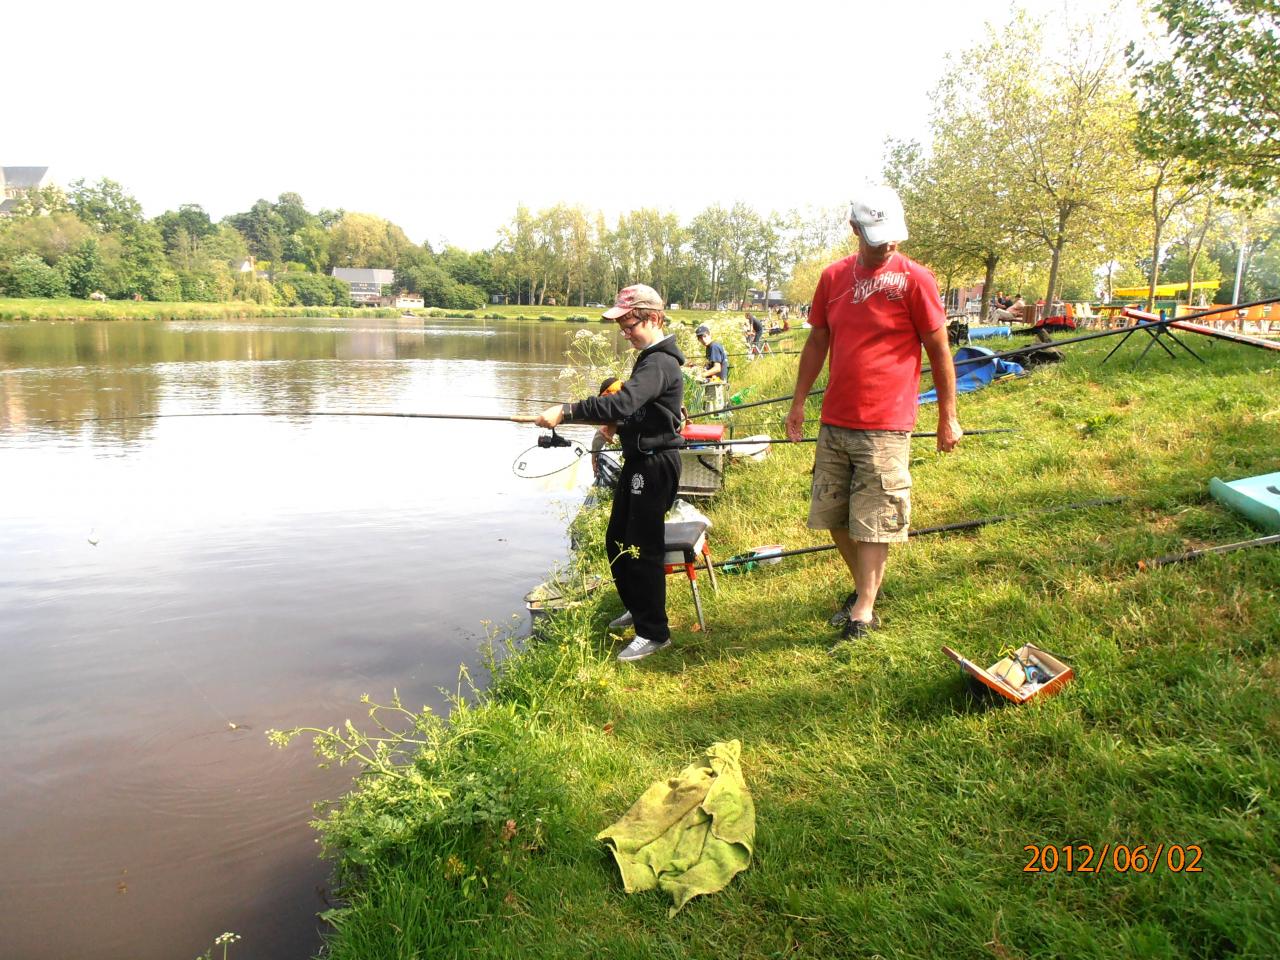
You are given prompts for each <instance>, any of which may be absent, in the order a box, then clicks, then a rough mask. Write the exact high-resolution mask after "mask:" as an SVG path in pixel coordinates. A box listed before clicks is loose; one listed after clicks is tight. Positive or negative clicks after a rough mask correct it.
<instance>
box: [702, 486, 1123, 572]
mask: <svg viewBox="0 0 1280 960" xmlns="http://www.w3.org/2000/svg"><path fill="white" fill-rule="evenodd" d="M1124 500H1125V498H1124V497H1101V498H1099V499H1096V500H1084V501H1081V502H1080V503H1067V504H1063V505H1062V506H1058V507H1045V508H1044V509H1043V510H1031V511H1029V512H1027V513H1005V514H998V515H997V516H994V517H979V518H977V519H976V520H960V521H957V522H956V523H942V524H938V525H937V526H934V527H921V528H920V529H918V530H911V531H908V533H907V536H910V537H924V536H928V535H930V534H934V533H952V532H954V531H956V530H974V529H977V528H978V527H985V526H988V525H990V524H993V523H1005V522H1006V521H1009V520H1022V519H1025V518H1027V517H1042V516H1046V515H1048V514H1053V513H1064V512H1066V511H1068V510H1086V509H1088V508H1090V507H1106V506H1111V505H1113V504H1117V503H1123V502H1124ZM834 549H836V545H835V544H834V543H828V544H825V545H824V546H820V547H800V548H798V549H796V550H784V551H782V552H781V553H768V554H764V555H763V556H761V557H759V559H761V560H776V559H781V558H782V557H798V556H801V555H802V554H806V553H822V552H823V551H826V550H834ZM753 559H756V558H755V557H752V556H746V555H744V556H743V558H740V559H736V560H735V559H729V560H719V561H717V562H716V563H714V564H712V566H715V567H726V566H727V567H739V566H742V565H743V564H745V563H749V562H750V561H751V560H753Z"/></svg>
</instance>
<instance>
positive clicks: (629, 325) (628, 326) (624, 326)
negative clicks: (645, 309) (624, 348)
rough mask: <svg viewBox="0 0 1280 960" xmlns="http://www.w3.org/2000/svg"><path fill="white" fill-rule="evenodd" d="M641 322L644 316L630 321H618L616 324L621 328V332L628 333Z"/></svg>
mask: <svg viewBox="0 0 1280 960" xmlns="http://www.w3.org/2000/svg"><path fill="white" fill-rule="evenodd" d="M642 323H644V318H641V319H639V320H636V321H634V322H632V323H620V324H618V329H619V330H621V331H622V332H623V333H630V332H631V331H632V330H634V329H635V328H636V327H638V326H640V324H642Z"/></svg>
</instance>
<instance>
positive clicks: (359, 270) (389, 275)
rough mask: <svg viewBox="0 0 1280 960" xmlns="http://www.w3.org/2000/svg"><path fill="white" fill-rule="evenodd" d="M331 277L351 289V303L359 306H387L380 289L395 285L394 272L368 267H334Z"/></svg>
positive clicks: (387, 300) (388, 300)
mask: <svg viewBox="0 0 1280 960" xmlns="http://www.w3.org/2000/svg"><path fill="white" fill-rule="evenodd" d="M333 276H334V277H336V278H337V279H339V280H342V281H344V282H345V283H347V284H349V285H350V287H351V302H352V303H355V304H358V305H361V306H370V305H372V306H379V305H382V304H387V305H389V304H390V303H391V301H390V299H387V298H384V297H383V295H382V288H383V287H389V286H391V284H393V283H395V280H396V272H395V271H394V270H378V269H375V268H368V267H334V268H333Z"/></svg>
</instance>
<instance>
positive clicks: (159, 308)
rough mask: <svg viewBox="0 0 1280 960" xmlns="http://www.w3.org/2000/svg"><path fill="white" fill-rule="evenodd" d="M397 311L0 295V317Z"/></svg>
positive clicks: (193, 317)
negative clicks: (104, 300)
mask: <svg viewBox="0 0 1280 960" xmlns="http://www.w3.org/2000/svg"><path fill="white" fill-rule="evenodd" d="M398 316H400V311H399V310H392V309H384V308H379V309H358V308H356V307H272V306H262V305H261V304H257V303H248V302H239V301H237V302H231V303H191V302H187V301H182V302H174V303H163V302H152V301H149V300H141V301H133V300H108V301H107V302H105V303H97V302H94V301H92V300H75V299H64V300H41V299H36V298H27V297H0V321H3V320H241V319H246V318H250V317H398Z"/></svg>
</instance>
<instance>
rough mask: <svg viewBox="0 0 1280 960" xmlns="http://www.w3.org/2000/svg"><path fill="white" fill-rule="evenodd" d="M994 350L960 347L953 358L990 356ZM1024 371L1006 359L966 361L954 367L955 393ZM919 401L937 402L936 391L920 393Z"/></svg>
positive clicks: (1017, 375)
mask: <svg viewBox="0 0 1280 960" xmlns="http://www.w3.org/2000/svg"><path fill="white" fill-rule="evenodd" d="M994 352H995V351H993V350H988V349H987V348H986V347H961V348H960V349H959V350H957V351H956V356H955V359H956V360H957V361H960V360H969V359H971V358H973V357H990V356H992V354H993V353H994ZM1025 373H1026V371H1025V370H1023V369H1022V365H1021V364H1018V363H1012V362H1010V361H1008V360H995V359H992V360H988V361H987V362H986V363H966V364H965V365H964V366H963V367H957V368H956V393H973V391H975V390H981V389H982V388H983V387H985V386H986V385H987V384H989V383H992V382H993V381H995V380H1002V379H1004V378H1005V377H1021V376H1023V375H1024V374H1025ZM919 401H920V403H937V402H938V391H937V390H930V391H929V392H928V393H922V394H920V397H919Z"/></svg>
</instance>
